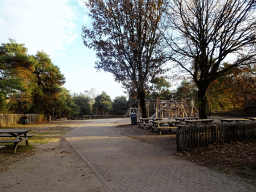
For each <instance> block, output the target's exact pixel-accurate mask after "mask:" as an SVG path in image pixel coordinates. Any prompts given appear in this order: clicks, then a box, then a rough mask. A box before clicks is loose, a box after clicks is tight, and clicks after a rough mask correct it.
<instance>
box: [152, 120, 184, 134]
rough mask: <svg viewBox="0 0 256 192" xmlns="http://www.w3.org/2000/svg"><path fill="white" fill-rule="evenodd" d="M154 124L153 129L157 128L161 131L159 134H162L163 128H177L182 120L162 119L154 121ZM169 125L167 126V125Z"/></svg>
mask: <svg viewBox="0 0 256 192" xmlns="http://www.w3.org/2000/svg"><path fill="white" fill-rule="evenodd" d="M152 123H153V126H152V131H153V129H154V128H155V129H157V130H158V131H159V134H160V135H161V134H162V129H168V130H169V131H170V130H173V129H175V130H176V129H177V128H178V127H177V124H180V123H181V122H180V121H176V120H162V121H153V122H152ZM166 125H167V126H166Z"/></svg>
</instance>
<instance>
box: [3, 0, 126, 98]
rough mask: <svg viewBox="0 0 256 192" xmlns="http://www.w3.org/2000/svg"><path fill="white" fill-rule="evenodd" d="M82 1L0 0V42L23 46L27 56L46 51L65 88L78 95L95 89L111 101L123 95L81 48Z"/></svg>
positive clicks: (91, 55)
mask: <svg viewBox="0 0 256 192" xmlns="http://www.w3.org/2000/svg"><path fill="white" fill-rule="evenodd" d="M83 1H84V0H44V1H36V0H0V10H1V11H0V43H7V42H9V38H11V39H14V40H16V42H17V43H23V44H25V46H26V47H27V48H28V53H29V54H36V52H37V51H42V50H43V51H44V52H46V53H47V54H48V55H49V56H50V58H51V60H52V62H53V63H54V64H55V65H57V66H58V67H59V68H60V70H61V72H62V74H64V75H65V77H66V84H65V85H64V87H66V88H67V89H68V90H70V91H71V92H75V93H80V92H84V91H85V90H90V89H91V88H96V89H97V92H98V94H100V93H101V92H102V91H105V92H106V93H107V94H108V95H110V96H111V98H112V99H114V98H115V97H116V96H121V95H124V96H126V94H125V93H124V92H123V91H124V89H122V88H121V84H120V83H117V82H115V81H114V78H113V75H112V74H110V73H105V72H96V69H94V63H95V61H96V57H95V52H94V51H93V50H89V49H88V48H86V47H85V46H84V45H83V40H82V37H81V34H82V26H83V25H88V24H90V19H89V18H88V17H87V15H86V8H85V7H84V3H83Z"/></svg>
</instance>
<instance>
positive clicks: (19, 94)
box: [0, 39, 36, 112]
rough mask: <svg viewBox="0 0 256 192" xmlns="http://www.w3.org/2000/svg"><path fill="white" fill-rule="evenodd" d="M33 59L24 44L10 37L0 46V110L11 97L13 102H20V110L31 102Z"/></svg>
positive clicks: (3, 109) (5, 108) (5, 106)
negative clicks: (7, 41) (8, 41)
mask: <svg viewBox="0 0 256 192" xmlns="http://www.w3.org/2000/svg"><path fill="white" fill-rule="evenodd" d="M35 64H36V61H35V59H34V58H33V57H32V56H30V55H28V54H27V48H26V47H25V45H24V44H18V43H16V41H14V40H12V39H10V43H2V45H1V46H0V108H1V109H0V110H1V111H2V112H3V111H5V110H7V103H6V100H7V99H10V98H13V101H14V102H13V103H12V104H15V105H17V104H18V103H21V104H22V105H21V106H20V111H19V112H25V111H27V110H28V105H29V104H31V93H32V87H33V71H34V67H35Z"/></svg>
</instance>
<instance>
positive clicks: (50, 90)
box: [0, 39, 129, 118]
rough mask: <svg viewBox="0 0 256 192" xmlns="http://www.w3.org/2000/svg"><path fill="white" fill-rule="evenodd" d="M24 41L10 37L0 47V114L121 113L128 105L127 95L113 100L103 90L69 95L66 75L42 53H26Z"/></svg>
mask: <svg viewBox="0 0 256 192" xmlns="http://www.w3.org/2000/svg"><path fill="white" fill-rule="evenodd" d="M27 51H28V50H27V48H26V47H25V45H24V44H18V43H16V41H15V40H12V39H10V42H8V43H2V44H1V46H0V113H18V114H22V113H23V114H28V113H35V114H43V115H46V116H47V115H51V116H55V117H69V118H74V117H76V116H79V117H82V116H83V115H91V114H110V113H111V114H115V115H123V114H124V113H125V112H126V110H127V109H128V108H129V107H128V104H129V102H128V101H127V99H126V97H124V96H120V97H116V98H115V99H114V100H113V102H112V101H111V98H110V96H109V95H107V94H106V92H102V93H101V94H100V95H97V96H96V95H94V94H91V93H90V91H86V92H85V93H79V94H77V93H74V94H71V93H70V91H68V90H67V89H66V88H64V87H63V85H64V84H65V77H64V75H63V74H62V73H61V71H60V69H59V68H58V67H57V66H56V65H54V64H53V63H52V61H51V59H50V57H49V55H47V54H46V53H45V52H43V51H38V52H37V54H35V55H29V54H28V53H27Z"/></svg>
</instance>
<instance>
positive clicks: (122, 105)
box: [112, 96, 129, 115]
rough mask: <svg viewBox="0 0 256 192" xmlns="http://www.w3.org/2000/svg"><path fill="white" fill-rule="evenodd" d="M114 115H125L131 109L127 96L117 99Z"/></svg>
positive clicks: (114, 104)
mask: <svg viewBox="0 0 256 192" xmlns="http://www.w3.org/2000/svg"><path fill="white" fill-rule="evenodd" d="M112 106H113V109H112V114H113V115H124V114H125V112H126V111H127V109H129V105H128V101H127V99H126V97H125V96H120V97H116V98H115V99H114V102H113V105H112Z"/></svg>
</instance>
